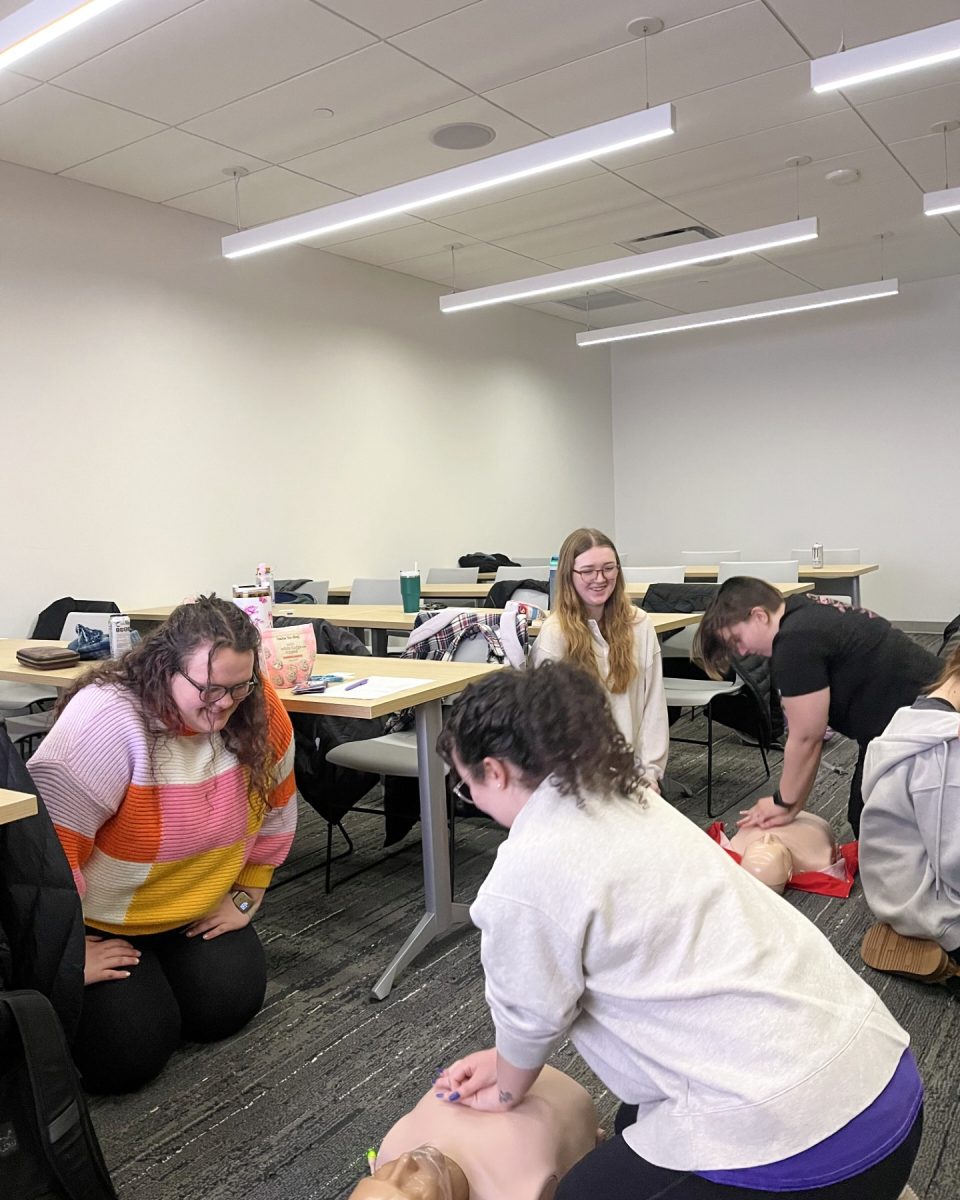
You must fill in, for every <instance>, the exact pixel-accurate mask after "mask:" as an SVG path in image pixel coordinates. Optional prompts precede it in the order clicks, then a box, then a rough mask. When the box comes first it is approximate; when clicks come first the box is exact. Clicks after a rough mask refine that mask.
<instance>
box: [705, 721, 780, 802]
mask: <svg viewBox="0 0 960 1200" xmlns="http://www.w3.org/2000/svg"><path fill="white" fill-rule="evenodd" d="M706 716H707V737H708V739H709V741H708V743H707V816H708V817H719V816H720V815H721V814H722V813H725V812H727V810H728V809H731V808H733V806H734V805H735V804H740V803H741V802H742V801H743V800H744V799H745V798H746V797H747V796H749V795H750V793H751V792H753V791H756V789H757V788H758V787H759V786H760V784H762V783H766V782H767V780H768V779H769V778H770V762H769V760H768V758H767V751H766V749H765V748H764V745H763V743H762V742H757V749H758V750H759V751H760V757H761V758H762V759H763V770H764V775H763V778H762V779H758V780H755V781H754V782H753V783H751V784H750V786H749V787H747V788H744V790H743V791H742V792H740V793H739V794H738V795H737V796H735V797H734V798H733V800H731V801H730V803H729V804H725V805H724V806H723V808H721V809H718V810H717V812H714V811H713V807H712V805H711V802H710V801H711V780H712V775H711V768H712V762H713V759H712V753H711V751H712V742H713V722H712V721H711V719H710V709H709V706H708V707H707V709H706Z"/></svg>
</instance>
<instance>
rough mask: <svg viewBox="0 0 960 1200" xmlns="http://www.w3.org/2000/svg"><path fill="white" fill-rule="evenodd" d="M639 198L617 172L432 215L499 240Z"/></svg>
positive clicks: (476, 234)
mask: <svg viewBox="0 0 960 1200" xmlns="http://www.w3.org/2000/svg"><path fill="white" fill-rule="evenodd" d="M636 199H637V189H636V188H635V187H633V185H632V184H629V183H627V182H626V180H623V179H620V178H618V177H617V176H616V175H611V174H605V175H591V176H590V177H589V178H588V179H581V180H578V181H577V182H576V183H565V184H561V185H560V186H558V187H555V188H548V189H545V190H544V191H541V192H536V193H534V194H532V195H526V196H517V197H515V198H514V199H513V200H504V201H502V202H501V203H499V204H486V205H484V206H483V207H482V208H476V209H473V210H471V211H467V212H459V213H451V214H450V215H449V216H445V217H432V219H433V220H434V221H435V222H436V223H437V224H438V225H443V226H445V227H446V228H447V229H455V230H457V232H458V233H467V234H470V235H471V236H472V237H477V238H483V239H484V240H485V241H500V240H501V239H502V238H506V237H511V236H513V235H515V234H518V233H526V232H529V231H531V230H538V229H542V228H543V227H544V226H545V225H547V224H550V223H553V222H557V223H560V222H565V221H572V220H576V219H577V218H579V217H586V216H590V215H591V214H594V213H604V212H608V211H609V210H610V209H620V208H624V207H626V206H627V205H628V204H631V203H634V202H635V201H636Z"/></svg>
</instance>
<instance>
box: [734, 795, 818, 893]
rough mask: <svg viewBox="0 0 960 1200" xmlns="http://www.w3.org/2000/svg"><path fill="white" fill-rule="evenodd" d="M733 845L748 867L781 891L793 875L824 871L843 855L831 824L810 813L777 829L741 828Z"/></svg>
mask: <svg viewBox="0 0 960 1200" xmlns="http://www.w3.org/2000/svg"><path fill="white" fill-rule="evenodd" d="M730 846H731V849H733V850H736V852H737V853H738V854H740V855H742V861H741V864H740V865H741V866H742V867H743V868H744V870H747V871H749V872H750V874H751V875H755V876H756V877H757V879H759V880H760V882H761V883H765V884H766V885H767V887H769V888H773V889H774V891H777V892H782V891H783V889H784V888H785V887H786V885H787V882H788V880H789V879H790V876H791V875H795V874H800V873H802V872H804V871H824V870H826V868H827V867H829V866H832V865H833V863H835V862H836V861H837V857H838V854H839V851H838V849H837V842H836V839H835V838H834V836H833V830H832V829H831V828H830V825H829V823H828V822H827V821H825V820H824V819H823V817H818V816H817V815H816V814H815V813H808V812H801V813H798V814H797V816H796V817H795V818H794V820H793V821H791V822H790V824H789V825H778V826H777V827H776V828H775V829H770V830H763V829H756V828H753V827H751V828H747V829H740V830H738V831H737V833H736V834H735V836H734V837H732V838H731V839H730Z"/></svg>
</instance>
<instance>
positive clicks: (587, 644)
mask: <svg viewBox="0 0 960 1200" xmlns="http://www.w3.org/2000/svg"><path fill="white" fill-rule="evenodd" d="M595 546H606V547H608V548H609V549H610V551H611V553H612V554H613V557H614V558H615V559H616V560H617V577H616V580H615V581H614V585H613V592H612V593H611V595H610V599H609V600H607V602H606V604H604V606H603V616H602V618H601V619H600V631H601V633H602V634H603V636H604V637H605V638H606V641H607V645H608V646H609V647H610V670H609V674H608V675H607V678H606V679H600V671H599V669H598V667H597V658H596V654H595V652H594V647H593V639H592V637H591V635H590V627H589V626H588V625H587V611H586V608H585V606H584V603H583V601H582V600H581V599H580V597H579V596H578V595H577V590H576V588H575V587H574V586H573V564H574V563H575V562H576V560H577V559H578V558H579V557H580V555H581V554H585V553H586V552H587V551H588V550H592V549H593V548H594V547H595ZM554 611H555V612H556V614H557V617H558V619H559V621H560V629H561V632H562V633H563V636H564V639H565V640H566V643H567V658H568V659H570V661H571V662H573V663H575V664H576V665H577V666H578V667H581V668H582V669H583V670H584V671H586V672H587V674H589V675H592V676H593V678H594V679H599V680H600V682H601V683H602V684H603V686H604V687H606V688H607V689H608V690H609V691H611V692H616V693H620V692H625V691H626V690H627V688H628V687H629V686H630V684H631V683H632V682H633V681H634V679H635V678H636V676H637V671H638V667H637V662H636V658H635V656H634V653H633V626H634V624H635V622H636V619H637V613H636V610H635V609H634V606H633V604H632V603H631V601H630V597H629V596H628V595H627V589H626V587H625V586H624V582H623V572H622V571H621V570H620V555H619V554H618V553H617V548H616V546H615V545H614V544H613V542H612V541H611V540H610V538H608V537H607V535H606V534H605V533H601V532H600V530H599V529H575V530H574V531H573V533H571V534H569V535H568V536H567V537H566V538H565V539H564V543H563V545H562V546H561V547H560V560H559V562H558V564H557V581H556V599H555V603H554Z"/></svg>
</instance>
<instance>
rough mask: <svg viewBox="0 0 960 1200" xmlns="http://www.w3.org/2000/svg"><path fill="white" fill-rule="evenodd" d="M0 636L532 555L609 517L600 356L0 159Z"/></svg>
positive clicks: (522, 316)
mask: <svg viewBox="0 0 960 1200" xmlns="http://www.w3.org/2000/svg"><path fill="white" fill-rule="evenodd" d="M0 194H2V196H3V218H4V219H3V221H2V223H0V261H2V264H3V265H2V274H0V339H2V344H3V364H4V368H3V391H2V395H3V399H2V408H3V444H4V451H3V484H2V495H3V499H4V506H3V507H4V516H3V528H4V536H3V542H4V559H5V572H6V576H7V586H6V587H5V588H4V592H3V595H4V599H3V603H2V605H0V635H7V636H22V635H23V634H25V633H26V632H28V631H29V628H30V626H31V622H32V619H33V617H34V615H35V614H36V612H37V611H38V609H40V608H41V607H43V606H44V605H45V604H46V603H48V602H49V601H50V600H52V599H54V598H56V597H58V596H61V595H65V594H72V595H74V596H76V597H79V598H112V599H115V600H116V601H117V602H118V603H119V604H120V605H121V607H134V606H136V605H138V604H141V603H150V602H153V603H159V602H161V601H166V602H173V601H176V600H178V599H179V598H181V597H182V596H183V595H185V594H187V593H189V592H193V591H197V590H200V589H209V588H217V589H224V588H228V587H229V585H230V584H231V583H233V582H239V581H241V580H245V579H249V578H250V576H251V574H252V571H253V568H254V566H255V564H256V562H257V561H258V560H260V559H263V558H266V559H269V560H270V561H271V562H272V564H273V566H274V568H275V570H276V572H277V573H278V574H279V575H286V574H298V573H300V572H303V573H305V574H306V573H310V574H312V575H314V576H316V577H319V578H327V577H329V578H331V579H333V580H335V581H341V580H342V581H346V580H349V579H350V578H351V577H352V576H353V575H354V574H356V575H362V574H374V575H376V574H393V573H395V572H397V571H398V570H399V569H400V568H402V567H405V566H409V565H410V564H411V563H412V562H413V561H414V560H415V559H416V560H418V561H419V563H420V565H421V567H422V568H426V567H428V566H430V565H433V566H444V565H451V564H453V563H455V561H456V558H457V556H458V555H459V554H462V553H466V552H468V551H471V550H476V549H485V550H502V551H505V552H507V553H511V552H512V553H514V554H524V553H526V554H537V553H549V552H550V551H551V549H553V548H554V547H556V546H558V545H559V542H560V540H561V538H562V537H563V536H564V534H565V533H566V532H568V530H569V529H571V528H573V527H574V526H576V525H578V524H583V523H588V524H594V523H596V524H599V525H601V526H610V525H611V524H612V519H613V482H612V440H611V427H610V383H609V360H608V356H607V355H606V354H585V353H584V352H582V351H578V350H577V349H576V347H575V344H574V330H575V327H574V326H572V325H570V324H569V323H567V322H564V321H558V320H556V319H554V318H551V317H547V316H544V315H541V314H538V313H533V312H525V311H522V310H519V309H515V308H510V309H503V310H497V311H491V312H489V313H481V314H463V315H461V316H450V317H441V315H440V313H439V311H438V308H437V296H438V294H439V293H440V292H441V291H442V290H444V289H441V288H439V287H437V286H435V285H433V284H430V283H426V282H422V281H420V280H416V279H412V278H409V277H406V276H402V275H399V274H397V273H395V272H390V271H386V270H382V269H380V268H376V267H371V266H367V265H365V264H362V263H355V262H352V261H347V260H345V259H340V258H337V257H335V256H333V255H327V254H323V253H320V252H319V251H315V250H309V249H305V248H296V247H294V248H289V249H286V250H281V251H277V252H275V253H273V254H267V255H263V256H257V257H254V258H251V259H246V260H243V261H237V262H227V261H224V260H223V259H222V258H221V257H220V255H219V239H220V236H221V234H222V233H223V232H224V231H225V229H224V227H223V226H221V225H219V224H216V223H214V222H212V221H208V220H205V219H203V218H199V217H195V216H192V215H190V214H186V213H182V212H178V211H173V210H170V209H166V208H163V207H161V206H159V205H154V204H150V203H147V202H144V201H140V200H135V199H131V198H128V197H124V196H119V195H116V194H113V193H110V192H107V191H103V190H100V189H97V188H94V187H89V186H87V185H84V184H80V183H76V182H73V181H69V180H63V179H58V178H55V177H51V176H48V175H44V174H41V173H38V172H33V171H29V170H25V169H22V168H18V167H12V166H8V165H4V164H0Z"/></svg>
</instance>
